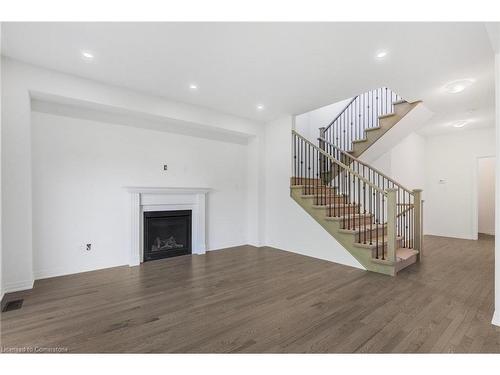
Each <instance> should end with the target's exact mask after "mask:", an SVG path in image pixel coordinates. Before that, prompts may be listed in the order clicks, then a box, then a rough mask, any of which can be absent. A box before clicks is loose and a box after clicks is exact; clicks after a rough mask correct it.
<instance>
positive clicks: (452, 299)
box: [1, 236, 500, 353]
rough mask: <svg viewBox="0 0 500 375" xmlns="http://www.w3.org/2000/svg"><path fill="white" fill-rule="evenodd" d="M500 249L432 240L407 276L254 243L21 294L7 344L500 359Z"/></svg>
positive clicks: (44, 283) (4, 332)
mask: <svg viewBox="0 0 500 375" xmlns="http://www.w3.org/2000/svg"><path fill="white" fill-rule="evenodd" d="M493 247H494V240H493V237H484V236H483V237H481V238H480V240H479V241H467V240H457V239H450V238H443V237H431V236H428V237H426V238H425V257H424V259H423V262H422V263H420V264H415V265H412V266H410V267H409V268H407V269H405V270H403V271H402V272H401V273H400V274H399V275H398V276H397V277H388V276H384V275H381V274H376V273H371V272H366V271H361V270H358V269H354V268H350V267H346V266H341V265H337V264H334V263H329V262H326V261H322V260H318V259H314V258H308V257H305V256H301V255H297V254H293V253H289V252H285V251H280V250H276V249H271V248H261V249H257V248H253V247H249V246H244V247H239V248H233V249H226V250H220V251H214V252H210V253H208V254H207V255H205V256H184V257H177V258H170V259H165V260H158V261H155V262H149V263H145V264H143V265H142V266H140V267H134V268H129V267H118V268H113V269H107V270H100V271H93V272H87V273H82V274H77V275H71V276H64V277H58V278H52V279H45V280H39V281H37V282H36V283H35V288H34V289H33V290H32V291H30V292H28V293H17V294H13V295H10V296H9V298H15V297H18V296H19V295H23V297H24V298H25V301H24V304H23V307H22V309H20V310H14V311H9V312H6V313H2V314H1V339H2V348H3V350H4V351H5V352H7V351H11V350H12V348H14V347H28V348H33V347H41V348H60V349H59V350H60V351H66V350H67V351H69V352H127V353H130V352H181V353H184V352H198V353H200V352H230V353H236V352H258V353H268V352H271V353H282V352H284V353H302V352H332V353H336V352H348V353H351V352H396V353H399V352H495V353H500V328H498V327H494V326H492V325H491V324H490V321H491V317H492V314H493V271H494V261H493ZM45 350H47V349H43V350H42V351H45Z"/></svg>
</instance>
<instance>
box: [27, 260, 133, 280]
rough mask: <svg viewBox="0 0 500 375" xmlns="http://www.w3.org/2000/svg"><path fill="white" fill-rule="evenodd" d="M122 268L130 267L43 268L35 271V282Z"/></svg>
mask: <svg viewBox="0 0 500 375" xmlns="http://www.w3.org/2000/svg"><path fill="white" fill-rule="evenodd" d="M121 266H128V264H120V263H117V264H107V265H103V266H99V267H97V268H96V267H95V266H90V267H83V268H82V267H78V268H73V269H71V268H68V267H54V268H43V269H39V270H36V271H34V278H35V280H41V279H48V278H51V277H59V276H65V275H76V274H79V273H84V272H90V271H98V270H104V269H108V268H115V267H121Z"/></svg>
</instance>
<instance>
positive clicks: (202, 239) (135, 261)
mask: <svg viewBox="0 0 500 375" xmlns="http://www.w3.org/2000/svg"><path fill="white" fill-rule="evenodd" d="M125 189H126V190H127V191H128V192H130V193H131V194H130V195H131V215H132V216H131V223H132V228H131V245H130V260H129V266H131V267H132V266H138V265H139V264H141V263H142V262H143V261H144V249H143V238H144V235H143V216H144V212H145V211H174V210H191V211H192V235H191V241H192V243H191V248H192V253H193V254H205V252H206V250H207V245H206V234H205V232H206V223H205V222H206V194H207V193H208V192H209V191H210V190H211V189H209V188H187V187H125Z"/></svg>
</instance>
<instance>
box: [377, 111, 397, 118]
mask: <svg viewBox="0 0 500 375" xmlns="http://www.w3.org/2000/svg"><path fill="white" fill-rule="evenodd" d="M395 114H396V112H391V113H386V114H385V115H380V116H378V118H379V119H383V118H386V117H391V116H394V115H395Z"/></svg>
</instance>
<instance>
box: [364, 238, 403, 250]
mask: <svg viewBox="0 0 500 375" xmlns="http://www.w3.org/2000/svg"><path fill="white" fill-rule="evenodd" d="M402 239H403V237H402V236H398V237H396V241H399V240H402ZM377 244H378V245H379V246H382V245H385V244H387V236H384V241H381V240H378V241H376V240H374V238H373V237H372V243H371V244H370V243H368V241H367V243H362V242H354V246H356V247H362V248H364V249H372V248H375V247H376V246H377Z"/></svg>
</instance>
